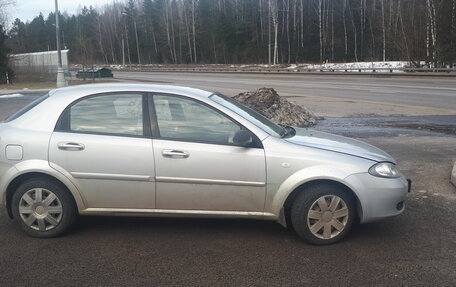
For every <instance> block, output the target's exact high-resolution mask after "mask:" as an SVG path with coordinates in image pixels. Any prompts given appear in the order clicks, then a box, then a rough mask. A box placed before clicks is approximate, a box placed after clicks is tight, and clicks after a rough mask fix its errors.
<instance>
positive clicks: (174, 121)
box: [0, 84, 410, 244]
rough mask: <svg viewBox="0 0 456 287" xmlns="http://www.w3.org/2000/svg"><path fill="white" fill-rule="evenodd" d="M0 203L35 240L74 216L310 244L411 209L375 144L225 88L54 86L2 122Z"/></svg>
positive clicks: (389, 161)
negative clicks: (273, 110)
mask: <svg viewBox="0 0 456 287" xmlns="http://www.w3.org/2000/svg"><path fill="white" fill-rule="evenodd" d="M0 151H1V152H0V203H3V204H4V205H5V206H6V209H7V211H8V214H9V216H10V217H12V218H14V220H15V221H16V222H17V223H18V224H19V225H20V226H21V227H22V229H23V230H24V231H25V232H27V233H28V234H29V235H31V236H35V237H53V236H58V235H60V234H62V233H63V232H65V231H67V230H68V229H69V228H70V226H71V225H72V223H73V222H74V221H75V219H76V218H77V215H78V214H80V215H139V216H145V215H146V216H147V215H150V216H187V217H192V216H207V217H244V218H261V219H267V220H274V221H277V222H279V223H280V224H282V225H284V226H292V227H293V228H294V230H295V231H296V233H297V234H298V235H299V236H301V237H302V238H304V239H305V240H307V241H308V242H310V243H313V244H329V243H334V242H336V241H339V240H340V239H342V238H343V237H344V236H345V235H346V234H347V232H348V231H349V230H350V228H351V227H352V224H353V222H354V221H355V220H359V221H360V222H362V223H364V222H369V221H373V220H377V219H381V218H384V217H389V216H394V215H398V214H400V213H401V212H403V210H404V208H405V205H404V200H405V197H406V194H407V191H408V190H409V189H410V183H409V182H408V181H407V180H406V179H405V177H404V176H403V175H402V174H401V172H400V171H399V170H398V169H397V167H396V162H395V161H394V159H393V158H392V157H391V156H389V155H388V154H386V153H385V152H383V151H381V150H380V149H378V148H375V147H373V146H371V145H368V144H366V143H363V142H360V141H356V140H353V139H348V138H344V137H341V136H336V135H331V134H327V133H323V132H318V131H314V130H308V129H300V128H293V127H290V126H280V125H277V124H275V123H273V122H271V121H269V120H268V119H266V118H264V117H263V116H261V115H260V114H258V113H256V112H255V111H253V110H250V109H249V108H247V107H245V106H243V105H241V104H239V103H238V102H236V101H234V100H232V99H230V98H228V97H225V96H223V95H221V94H218V93H211V92H206V91H202V90H197V89H192V88H184V87H175V86H161V85H138V84H109V85H107V84H101V85H86V86H77V87H69V88H63V89H57V90H53V91H51V92H49V94H48V95H46V96H44V97H42V98H40V99H38V100H37V101H35V102H33V103H32V104H30V105H29V106H27V107H25V108H23V109H22V110H20V111H18V112H17V113H16V114H14V115H13V116H11V117H10V118H8V119H7V120H6V122H5V123H3V124H1V125H0Z"/></svg>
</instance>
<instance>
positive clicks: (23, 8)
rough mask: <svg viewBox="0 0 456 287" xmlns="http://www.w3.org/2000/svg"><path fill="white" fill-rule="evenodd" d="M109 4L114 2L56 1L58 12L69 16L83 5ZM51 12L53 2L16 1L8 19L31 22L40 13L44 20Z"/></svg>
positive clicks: (96, 0)
mask: <svg viewBox="0 0 456 287" xmlns="http://www.w3.org/2000/svg"><path fill="white" fill-rule="evenodd" d="M110 2H114V0H58V3H59V10H60V12H61V13H63V12H64V11H67V12H68V13H69V14H74V13H76V12H77V11H78V9H79V8H80V7H83V6H84V5H86V6H87V7H89V6H90V5H92V6H94V7H102V6H103V5H104V4H106V3H110ZM116 2H123V0H116ZM53 11H55V0H16V5H14V6H12V7H10V9H9V15H8V18H9V22H14V19H16V18H19V19H21V20H22V21H23V22H26V21H31V20H33V18H35V17H36V16H38V15H39V14H40V12H41V13H43V16H44V17H45V18H46V17H47V15H48V14H49V13H50V12H53Z"/></svg>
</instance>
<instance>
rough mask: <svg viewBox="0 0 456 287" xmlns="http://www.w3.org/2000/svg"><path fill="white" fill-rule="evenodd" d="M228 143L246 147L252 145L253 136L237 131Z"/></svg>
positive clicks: (249, 133) (244, 131)
mask: <svg viewBox="0 0 456 287" xmlns="http://www.w3.org/2000/svg"><path fill="white" fill-rule="evenodd" d="M229 143H230V144H232V145H237V146H244V147H247V146H249V145H251V144H252V143H253V134H252V133H251V132H249V131H246V130H239V131H237V132H235V133H234V135H233V136H232V137H230V140H229Z"/></svg>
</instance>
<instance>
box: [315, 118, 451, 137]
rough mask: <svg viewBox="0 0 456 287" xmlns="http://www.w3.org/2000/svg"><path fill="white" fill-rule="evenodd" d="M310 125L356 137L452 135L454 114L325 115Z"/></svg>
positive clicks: (318, 128)
mask: <svg viewBox="0 0 456 287" xmlns="http://www.w3.org/2000/svg"><path fill="white" fill-rule="evenodd" d="M313 128H314V129H316V130H320V131H325V132H330V133H335V134H339V135H343V136H349V137H359V138H362V137H376V136H400V135H414V136H442V137H456V115H450V116H447V115H445V116H389V117H379V116H367V117H349V118H348V117H347V118H326V119H324V120H321V121H319V122H318V123H317V125H316V126H314V127H313Z"/></svg>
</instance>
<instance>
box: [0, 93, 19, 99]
mask: <svg viewBox="0 0 456 287" xmlns="http://www.w3.org/2000/svg"><path fill="white" fill-rule="evenodd" d="M23 96H24V95H23V94H8V95H0V98H2V99H8V98H20V97H23Z"/></svg>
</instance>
